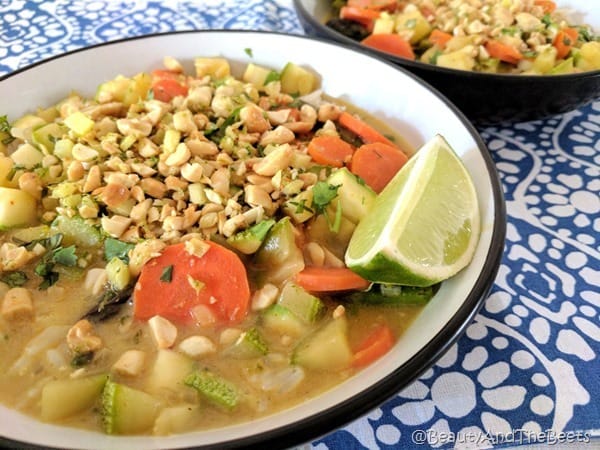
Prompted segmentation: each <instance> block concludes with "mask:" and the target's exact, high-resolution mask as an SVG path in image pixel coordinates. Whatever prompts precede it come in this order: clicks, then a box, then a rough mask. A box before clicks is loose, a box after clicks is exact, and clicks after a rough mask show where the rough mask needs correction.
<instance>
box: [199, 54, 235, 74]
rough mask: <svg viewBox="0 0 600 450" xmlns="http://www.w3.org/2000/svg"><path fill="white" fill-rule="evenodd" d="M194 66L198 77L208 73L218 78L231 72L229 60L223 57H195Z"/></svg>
mask: <svg viewBox="0 0 600 450" xmlns="http://www.w3.org/2000/svg"><path fill="white" fill-rule="evenodd" d="M194 67H195V68H196V76H197V77H198V78H202V77H205V76H207V75H209V76H211V77H212V78H216V79H220V78H225V77H227V76H229V75H230V73H231V69H230V67H229V62H228V61H227V60H226V59H225V58H196V59H195V60H194Z"/></svg>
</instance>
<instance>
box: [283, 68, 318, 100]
mask: <svg viewBox="0 0 600 450" xmlns="http://www.w3.org/2000/svg"><path fill="white" fill-rule="evenodd" d="M316 88H317V77H316V76H315V74H313V73H311V72H309V71H308V70H306V69H305V68H303V67H300V66H298V65H296V64H294V63H292V62H288V63H287V64H286V65H285V67H284V68H283V70H282V71H281V90H282V91H283V92H285V93H286V94H293V95H306V94H308V93H310V92H312V91H314V90H315V89H316Z"/></svg>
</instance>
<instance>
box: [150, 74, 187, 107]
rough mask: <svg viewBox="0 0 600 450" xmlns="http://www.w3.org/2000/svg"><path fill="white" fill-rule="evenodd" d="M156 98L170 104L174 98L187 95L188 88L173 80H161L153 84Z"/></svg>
mask: <svg viewBox="0 0 600 450" xmlns="http://www.w3.org/2000/svg"><path fill="white" fill-rule="evenodd" d="M152 92H154V98H155V99H156V100H160V101H161V102H170V101H171V100H172V99H173V97H177V96H178V95H183V96H185V95H187V93H188V88H187V86H184V85H183V84H181V83H180V82H179V81H177V80H175V79H173V78H159V79H157V80H156V81H155V82H153V83H152Z"/></svg>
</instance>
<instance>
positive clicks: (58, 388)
mask: <svg viewBox="0 0 600 450" xmlns="http://www.w3.org/2000/svg"><path fill="white" fill-rule="evenodd" d="M106 380H108V376H107V375H93V376H89V377H85V378H66V379H64V380H52V381H49V382H48V383H46V385H44V388H43V389H42V400H41V407H42V413H41V415H42V420H47V421H53V420H60V419H64V418H66V417H69V416H71V415H73V414H76V413H78V412H80V411H83V410H85V409H88V408H91V407H92V406H93V405H94V404H95V403H96V401H97V400H98V399H99V398H100V394H101V393H102V390H103V388H104V385H105V384H106Z"/></svg>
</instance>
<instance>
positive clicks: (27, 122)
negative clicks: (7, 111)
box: [10, 114, 46, 142]
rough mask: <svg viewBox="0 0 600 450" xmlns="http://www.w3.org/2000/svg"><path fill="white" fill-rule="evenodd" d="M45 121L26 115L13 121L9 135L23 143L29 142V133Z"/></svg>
mask: <svg viewBox="0 0 600 450" xmlns="http://www.w3.org/2000/svg"><path fill="white" fill-rule="evenodd" d="M45 123H46V121H45V120H44V119H42V118H41V117H38V116H35V115H33V114H26V115H24V116H23V117H21V118H19V119H17V120H15V121H14V122H13V124H12V127H11V129H10V134H12V135H13V136H14V137H16V138H19V139H23V140H24V141H28V142H30V141H31V133H32V131H33V130H34V129H35V128H38V127H40V126H42V125H44V124H45Z"/></svg>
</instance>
